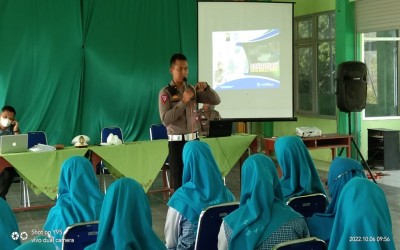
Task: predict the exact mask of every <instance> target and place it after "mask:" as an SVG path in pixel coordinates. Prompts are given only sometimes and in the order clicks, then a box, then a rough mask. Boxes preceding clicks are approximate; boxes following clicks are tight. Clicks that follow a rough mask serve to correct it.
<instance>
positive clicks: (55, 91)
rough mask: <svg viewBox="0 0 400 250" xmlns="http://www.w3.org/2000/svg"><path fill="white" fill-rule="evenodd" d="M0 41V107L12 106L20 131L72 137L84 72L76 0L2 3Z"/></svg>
mask: <svg viewBox="0 0 400 250" xmlns="http://www.w3.org/2000/svg"><path fill="white" fill-rule="evenodd" d="M0 44H1V46H0V105H4V104H7V105H12V106H14V107H15V108H16V111H17V116H16V118H17V119H18V121H19V122H20V127H21V130H22V132H27V131H32V130H44V131H45V132H46V133H47V134H48V138H49V140H50V141H53V142H59V141H60V142H65V141H66V140H67V139H68V140H69V139H70V138H72V135H73V134H74V133H75V132H76V123H77V118H78V117H77V114H78V103H79V93H80V88H81V74H82V60H81V57H82V47H81V44H82V32H81V15H80V4H79V2H77V1H61V0H41V1H27V0H25V1H23V0H7V1H5V0H2V1H0Z"/></svg>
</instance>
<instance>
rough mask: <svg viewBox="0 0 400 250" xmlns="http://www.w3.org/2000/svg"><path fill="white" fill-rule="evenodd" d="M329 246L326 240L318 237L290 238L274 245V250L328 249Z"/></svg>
mask: <svg viewBox="0 0 400 250" xmlns="http://www.w3.org/2000/svg"><path fill="white" fill-rule="evenodd" d="M326 249H327V246H326V244H325V242H324V241H323V240H321V239H318V238H317V237H308V238H303V239H298V240H290V241H285V242H281V243H279V244H277V245H275V246H274V247H272V250H326Z"/></svg>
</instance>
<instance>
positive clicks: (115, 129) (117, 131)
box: [100, 126, 124, 193]
mask: <svg viewBox="0 0 400 250" xmlns="http://www.w3.org/2000/svg"><path fill="white" fill-rule="evenodd" d="M110 134H113V135H116V136H118V138H119V139H120V140H121V141H122V143H123V142H124V139H123V134H122V129H121V128H120V127H116V126H115V127H105V128H103V129H102V130H101V136H100V141H101V143H106V142H107V137H108V136H109V135H110ZM106 171H107V168H106V167H105V166H104V164H103V161H100V175H101V177H102V180H103V181H102V183H103V188H104V193H106V190H107V184H106V179H105V177H104V175H105V174H106ZM107 173H108V171H107Z"/></svg>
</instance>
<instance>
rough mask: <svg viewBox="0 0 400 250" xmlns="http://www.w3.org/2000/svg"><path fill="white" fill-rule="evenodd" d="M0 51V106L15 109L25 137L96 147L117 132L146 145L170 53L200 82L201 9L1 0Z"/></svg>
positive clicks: (179, 2)
mask: <svg viewBox="0 0 400 250" xmlns="http://www.w3.org/2000/svg"><path fill="white" fill-rule="evenodd" d="M0 44H1V46H0V105H5V104H7V105H12V106H14V107H15V108H16V109H17V119H18V120H19V121H20V124H21V130H22V131H23V132H28V131H33V130H43V131H45V132H46V133H47V135H48V139H49V143H50V144H56V143H63V144H66V145H69V144H70V142H71V140H72V138H73V137H74V136H75V135H77V134H86V135H88V136H89V137H90V138H91V140H92V141H91V144H93V143H98V142H100V130H101V128H103V127H106V126H119V127H121V128H122V130H123V132H124V139H125V140H127V141H135V140H146V139H148V138H149V127H150V125H151V124H152V123H159V122H160V118H159V115H158V106H157V105H158V92H159V90H160V88H161V87H163V86H166V84H167V83H168V82H169V80H170V73H169V58H170V56H171V55H172V54H173V53H177V52H182V53H184V54H186V56H187V57H188V59H189V68H190V75H189V81H190V82H195V81H197V1H195V0H146V1H131V0H115V1H106V0H97V1H94V0H69V1H65V0H40V1H31V0H0Z"/></svg>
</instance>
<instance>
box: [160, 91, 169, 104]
mask: <svg viewBox="0 0 400 250" xmlns="http://www.w3.org/2000/svg"><path fill="white" fill-rule="evenodd" d="M167 100H168V95H166V94H164V95H161V102H162V104H163V105H164V104H165V102H166V101H167Z"/></svg>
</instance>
